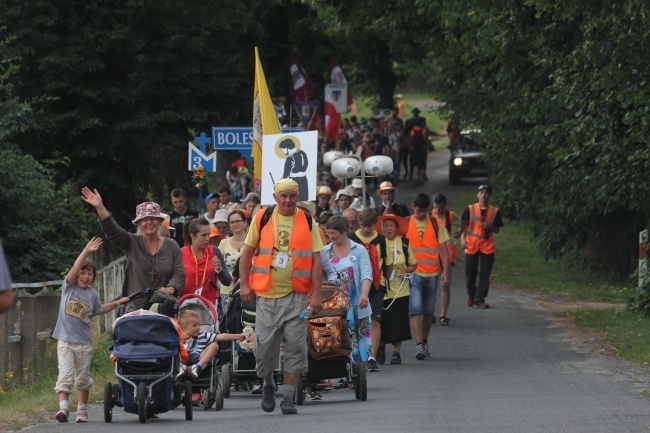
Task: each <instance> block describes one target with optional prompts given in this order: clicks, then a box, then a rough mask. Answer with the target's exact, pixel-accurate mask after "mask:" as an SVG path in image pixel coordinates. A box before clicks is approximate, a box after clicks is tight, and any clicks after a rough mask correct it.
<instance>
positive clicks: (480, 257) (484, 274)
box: [465, 251, 494, 302]
mask: <svg viewBox="0 0 650 433" xmlns="http://www.w3.org/2000/svg"><path fill="white" fill-rule="evenodd" d="M479 262H480V264H481V270H480V271H479ZM492 266H494V253H492V254H483V253H482V252H480V251H479V252H477V253H476V254H465V276H466V277H467V296H469V297H470V298H471V299H473V300H474V301H475V302H478V301H485V298H487V295H488V289H489V288H490V274H491V273H492ZM477 276H478V286H477V285H476V277H477Z"/></svg>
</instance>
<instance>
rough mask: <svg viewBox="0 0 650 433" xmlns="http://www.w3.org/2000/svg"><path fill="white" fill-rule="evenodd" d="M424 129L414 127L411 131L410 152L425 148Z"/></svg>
mask: <svg viewBox="0 0 650 433" xmlns="http://www.w3.org/2000/svg"><path fill="white" fill-rule="evenodd" d="M425 137H426V129H424V128H422V127H420V126H416V127H415V128H413V130H412V131H411V150H418V149H424V148H426V146H427V140H426V138H425Z"/></svg>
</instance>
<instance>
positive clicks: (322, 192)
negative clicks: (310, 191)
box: [315, 186, 332, 217]
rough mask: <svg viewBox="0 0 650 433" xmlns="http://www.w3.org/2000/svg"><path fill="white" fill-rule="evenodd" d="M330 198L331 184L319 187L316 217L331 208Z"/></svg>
mask: <svg viewBox="0 0 650 433" xmlns="http://www.w3.org/2000/svg"><path fill="white" fill-rule="evenodd" d="M330 198H332V189H331V188H330V187H329V186H321V187H319V188H318V192H317V193H316V215H315V216H316V217H319V216H320V214H322V213H323V212H325V211H329V210H330Z"/></svg>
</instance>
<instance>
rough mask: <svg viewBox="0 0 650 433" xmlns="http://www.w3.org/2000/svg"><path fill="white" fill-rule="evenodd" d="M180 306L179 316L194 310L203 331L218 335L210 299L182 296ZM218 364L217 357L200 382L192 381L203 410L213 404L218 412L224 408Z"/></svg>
mask: <svg viewBox="0 0 650 433" xmlns="http://www.w3.org/2000/svg"><path fill="white" fill-rule="evenodd" d="M178 304H179V307H178V313H179V315H180V314H181V313H182V312H183V311H184V310H193V311H195V312H196V313H197V314H198V315H199V317H200V320H201V331H209V332H212V333H214V334H217V333H218V330H217V324H218V319H217V310H216V309H215V307H214V304H213V303H212V302H210V301H209V300H208V299H206V298H204V297H203V296H201V295H196V294H191V295H185V296H182V297H181V298H180V299H179V300H178ZM217 364H218V358H217V357H215V358H213V359H212V361H211V362H210V364H209V365H206V366H205V368H204V369H203V370H202V371H201V374H200V376H199V378H198V380H195V381H192V392H193V393H199V394H201V400H202V406H203V410H208V409H210V408H211V407H212V405H213V404H214V405H215V409H216V410H221V409H222V408H223V399H224V392H223V391H224V390H223V387H222V386H221V384H220V383H219V376H218V369H217ZM188 373H189V370H188ZM187 380H191V375H190V376H187Z"/></svg>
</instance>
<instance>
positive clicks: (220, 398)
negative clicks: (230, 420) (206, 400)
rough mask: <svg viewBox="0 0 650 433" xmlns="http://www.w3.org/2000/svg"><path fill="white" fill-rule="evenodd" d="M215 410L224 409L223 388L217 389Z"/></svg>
mask: <svg viewBox="0 0 650 433" xmlns="http://www.w3.org/2000/svg"><path fill="white" fill-rule="evenodd" d="M214 408H215V409H216V410H221V409H223V388H217V389H216V391H215V396H214Z"/></svg>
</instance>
